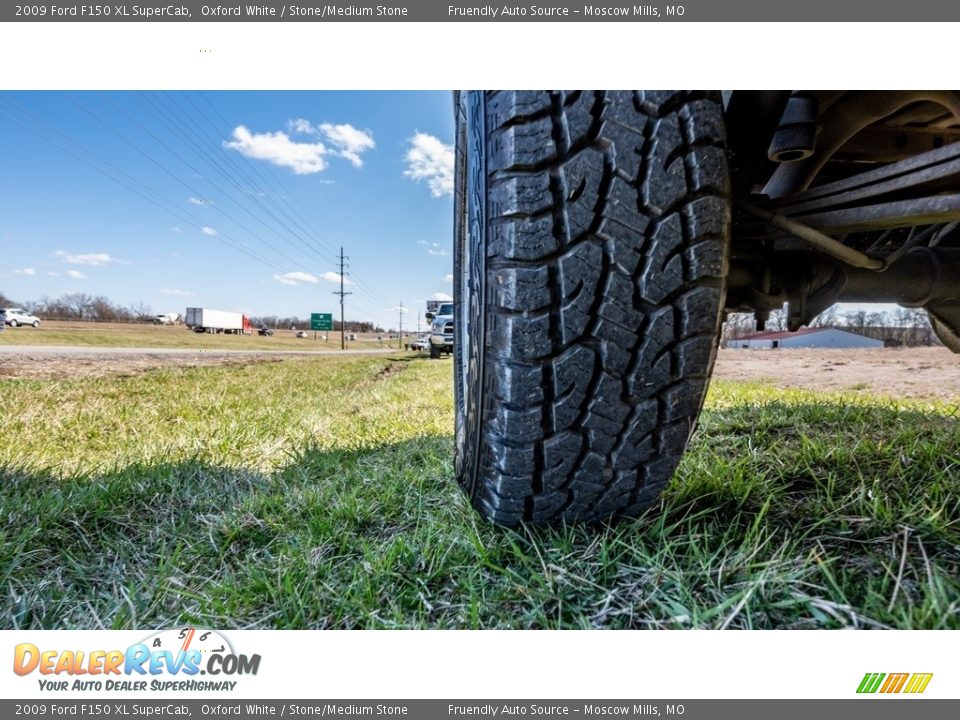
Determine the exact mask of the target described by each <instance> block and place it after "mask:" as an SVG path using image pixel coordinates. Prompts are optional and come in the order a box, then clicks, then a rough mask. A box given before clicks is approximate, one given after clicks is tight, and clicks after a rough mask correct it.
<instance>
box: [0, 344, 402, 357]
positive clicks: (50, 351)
mask: <svg viewBox="0 0 960 720" xmlns="http://www.w3.org/2000/svg"><path fill="white" fill-rule="evenodd" d="M396 352H405V351H404V350H402V349H399V348H368V349H362V350H359V349H358V350H231V349H229V348H225V349H210V350H208V349H206V348H151V347H93V346H77V345H0V355H32V356H37V355H58V356H63V355H180V356H193V355H381V354H383V353H396Z"/></svg>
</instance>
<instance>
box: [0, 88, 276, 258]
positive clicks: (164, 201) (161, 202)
mask: <svg viewBox="0 0 960 720" xmlns="http://www.w3.org/2000/svg"><path fill="white" fill-rule="evenodd" d="M0 98H2V99H3V100H5V101H6V102H8V103H10V104H11V105H13V106H15V107H16V108H17V109H19V110H20V111H21V112H23V113H24V114H26V115H27V116H30V117H32V118H34V119H35V120H37V121H38V122H39V123H41V124H42V125H44V126H46V127H47V128H49V129H50V130H52V131H53V133H55V134H56V135H59V136H60V137H62V138H64V139H65V140H66V141H67V143H69V144H70V145H73V146H75V147H76V148H77V149H79V150H80V151H81V152H83V153H86V154H88V155H90V156H91V157H93V158H94V160H95V161H96V162H99V163H100V164H102V165H103V166H105V167H106V168H108V169H109V171H108V170H105V169H104V168H103V167H99V166H98V165H96V164H95V163H94V162H91V161H90V160H88V159H87V158H85V157H83V156H82V155H80V154H77V153H76V152H74V151H72V150H71V149H69V147H68V146H65V145H64V144H62V143H60V142H57V141H56V140H55V139H53V138H52V137H51V135H50V134H49V133H46V134H45V133H44V132H43V131H42V130H40V129H37V128H36V127H34V126H32V125H29V124H27V123H25V122H24V121H23V120H21V119H20V118H18V117H17V116H16V115H13V114H12V113H11V112H10V111H9V110H4V109H3V108H0V113H2V114H3V115H5V116H6V117H7V118H9V119H10V120H12V121H13V122H15V123H17V124H18V125H20V126H22V127H23V128H25V129H26V130H28V131H29V132H31V133H33V134H34V135H37V136H38V137H39V138H41V139H42V140H44V141H45V142H47V143H49V144H51V145H53V146H54V147H56V148H58V149H60V150H61V151H63V152H65V153H66V154H67V155H69V156H71V157H72V158H74V159H75V160H77V161H79V162H80V163H81V164H83V165H85V166H86V167H88V168H90V169H92V170H94V171H95V172H98V173H100V174H101V175H103V176H105V177H106V178H108V179H109V180H111V181H113V182H114V183H116V184H117V185H120V186H121V187H123V188H124V189H126V190H129V191H130V192H132V193H134V194H136V195H138V196H140V197H141V198H143V199H144V200H146V201H147V202H149V203H151V204H152V205H155V206H156V207H158V208H160V209H161V210H163V211H164V212H166V213H169V214H170V215H173V216H174V217H175V218H177V219H178V220H180V221H182V222H185V223H186V224H187V225H191V226H193V227H196V228H197V229H198V230H201V231H203V228H204V227H205V224H204V223H203V221H202V220H200V219H199V218H197V217H196V216H194V215H192V214H191V213H189V212H187V211H185V210H183V209H182V208H180V207H179V205H177V204H176V203H174V202H173V201H171V200H170V199H169V198H167V197H165V196H164V195H162V194H161V193H159V192H157V191H156V190H154V189H153V188H151V187H150V186H149V185H147V184H145V183H143V182H141V181H140V180H138V179H137V178H135V177H133V176H132V175H130V174H129V173H127V172H125V171H124V170H122V169H120V168H118V167H117V166H116V165H113V164H112V163H110V162H108V161H106V160H103V159H102V158H100V157H99V156H98V155H97V153H94V152H93V151H92V150H90V149H89V148H87V147H85V146H84V145H82V144H81V143H78V142H77V141H76V140H73V139H72V138H70V137H69V136H67V135H65V134H64V133H62V132H61V131H60V130H59V129H57V128H56V127H55V126H53V125H51V124H50V123H48V122H47V121H45V120H44V119H43V118H42V117H40V116H39V115H37V114H36V113H34V112H32V111H31V110H29V109H28V108H26V107H24V106H22V105H20V104H19V103H17V102H16V101H14V100H12V99H10V98H9V97H7V96H4V95H0ZM111 171H112V172H111ZM112 173H115V174H112ZM118 176H119V177H118ZM121 178H125V180H126V181H125V180H123V179H121ZM136 186H139V187H140V188H142V190H141V189H138V188H137V187H136ZM147 193H149V194H147ZM150 195H153V196H155V197H150ZM214 237H215V238H216V239H217V240H218V241H219V242H222V243H223V244H225V245H227V246H228V247H230V248H232V249H234V250H237V251H238V252H241V253H243V254H245V255H247V256H248V257H251V258H253V259H255V260H257V261H258V262H260V263H262V264H264V265H267V266H268V267H270V268H272V269H274V270H277V271H278V272H281V273H282V272H284V268H283V267H281V266H279V265H277V264H276V263H274V262H272V261H271V260H270V259H269V258H267V257H266V256H264V255H262V254H261V253H258V252H257V251H255V250H252V249H250V248H249V247H248V246H247V245H246V244H245V243H242V242H240V241H239V240H236V239H235V238H233V237H232V236H231V235H229V234H227V233H225V232H221V233H217V234H216V235H215V236H214Z"/></svg>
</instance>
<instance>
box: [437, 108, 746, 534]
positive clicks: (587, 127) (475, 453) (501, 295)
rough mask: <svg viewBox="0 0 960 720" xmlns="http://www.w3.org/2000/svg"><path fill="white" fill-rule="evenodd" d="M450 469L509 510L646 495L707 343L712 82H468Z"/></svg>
mask: <svg viewBox="0 0 960 720" xmlns="http://www.w3.org/2000/svg"><path fill="white" fill-rule="evenodd" d="M454 102H455V109H456V115H457V143H456V177H455V202H456V210H455V214H454V218H455V220H454V223H455V227H454V236H455V237H454V243H455V252H454V278H455V282H454V292H455V298H454V300H455V303H454V310H455V319H454V327H455V328H456V332H457V336H456V343H455V345H456V349H455V358H454V359H455V363H454V368H455V369H454V375H455V381H454V383H455V397H456V410H455V417H456V448H457V451H456V462H455V467H456V475H457V479H458V482H459V483H460V485H461V486H462V487H463V489H464V490H465V492H466V493H467V495H468V496H469V497H470V500H471V502H472V504H473V506H474V507H475V508H476V509H477V510H478V511H479V512H480V513H482V514H483V515H484V516H485V517H487V518H489V519H491V520H493V521H494V522H497V523H500V524H503V525H508V526H512V525H516V524H518V523H521V522H530V523H537V524H550V523H558V522H595V521H605V520H609V519H611V518H615V517H618V516H636V515H638V514H639V513H641V512H642V511H643V510H644V509H645V508H647V507H648V506H650V505H651V504H652V503H654V502H655V501H656V500H657V498H658V497H659V495H660V493H661V491H662V490H663V488H664V487H665V486H666V484H667V483H668V481H669V480H670V478H671V476H672V475H673V472H674V470H675V469H676V466H677V464H678V463H679V461H680V457H681V455H682V454H683V451H684V449H685V447H686V444H687V441H688V439H689V437H690V433H691V432H692V430H693V427H694V424H695V422H696V419H697V417H698V415H699V413H700V409H701V406H702V404H703V397H704V393H705V391H706V387H707V382H708V379H709V375H710V371H711V369H712V366H713V360H714V356H715V353H716V347H717V340H718V337H719V328H720V321H721V313H722V308H723V292H724V290H723V288H724V278H725V275H726V269H727V247H728V244H729V231H730V188H729V179H728V171H727V157H726V152H725V149H724V129H723V117H722V112H721V105H720V99H719V94H716V93H681V92H654V93H650V92H587V91H584V92H570V93H563V92H551V93H547V92H486V93H484V92H461V93H457V94H456V96H455V99H454Z"/></svg>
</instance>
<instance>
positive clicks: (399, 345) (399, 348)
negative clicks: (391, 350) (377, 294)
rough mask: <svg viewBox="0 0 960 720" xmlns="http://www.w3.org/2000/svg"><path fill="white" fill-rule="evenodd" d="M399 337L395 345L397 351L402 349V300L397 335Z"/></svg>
mask: <svg viewBox="0 0 960 720" xmlns="http://www.w3.org/2000/svg"><path fill="white" fill-rule="evenodd" d="M397 334H398V336H399V337H400V342H398V343H397V349H398V350H402V349H403V300H401V301H400V332H399V333H397Z"/></svg>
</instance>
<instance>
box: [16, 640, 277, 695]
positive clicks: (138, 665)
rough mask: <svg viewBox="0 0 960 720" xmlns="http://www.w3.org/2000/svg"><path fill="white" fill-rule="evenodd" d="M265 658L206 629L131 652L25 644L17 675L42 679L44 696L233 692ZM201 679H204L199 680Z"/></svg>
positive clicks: (134, 647) (141, 644)
mask: <svg viewBox="0 0 960 720" xmlns="http://www.w3.org/2000/svg"><path fill="white" fill-rule="evenodd" d="M259 669H260V655H259V654H254V655H245V654H242V653H237V652H235V651H234V649H233V646H232V645H231V644H230V642H229V641H228V640H227V639H226V638H225V637H224V636H223V635H221V634H220V633H217V632H215V631H213V630H203V629H201V628H192V627H188V628H181V629H179V630H166V631H163V632H160V633H157V634H156V635H151V636H150V637H148V638H146V639H145V640H143V641H141V642H139V643H136V644H134V645H131V646H130V647H128V648H127V649H126V650H100V649H93V650H76V649H47V648H40V647H37V646H36V645H34V644H33V643H20V644H19V645H17V646H16V647H15V648H14V652H13V671H14V672H15V673H16V674H17V675H20V676H23V677H25V676H30V675H33V674H36V675H38V676H39V677H37V682H38V683H39V686H40V689H41V690H45V691H54V692H55V691H84V690H94V691H104V690H106V691H117V692H144V691H146V690H175V691H179V692H183V691H202V692H210V691H231V690H233V689H235V688H236V685H237V680H234V679H232V678H235V677H237V676H243V675H256V674H257V671H258V670H259ZM198 676H204V677H203V679H199V678H198Z"/></svg>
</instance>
